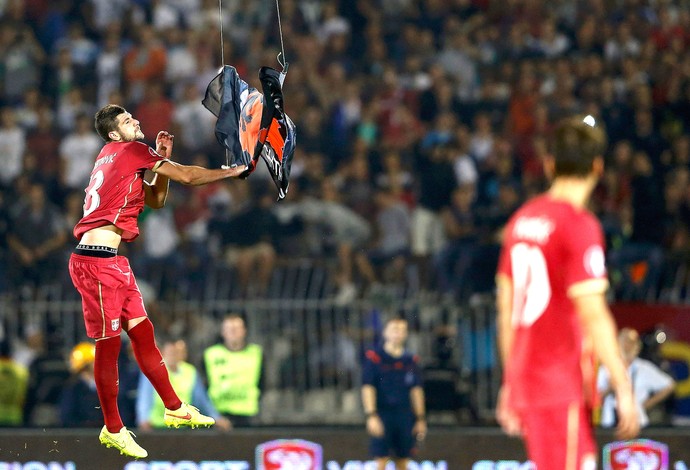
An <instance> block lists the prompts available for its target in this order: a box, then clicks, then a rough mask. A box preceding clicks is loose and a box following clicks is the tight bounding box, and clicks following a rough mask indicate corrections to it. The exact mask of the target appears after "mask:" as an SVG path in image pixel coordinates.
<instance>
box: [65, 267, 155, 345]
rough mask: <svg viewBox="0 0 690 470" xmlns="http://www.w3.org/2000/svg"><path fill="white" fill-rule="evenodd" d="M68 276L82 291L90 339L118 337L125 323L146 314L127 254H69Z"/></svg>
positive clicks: (80, 292)
mask: <svg viewBox="0 0 690 470" xmlns="http://www.w3.org/2000/svg"><path fill="white" fill-rule="evenodd" d="M69 275H70V277H71V278H72V283H73V284H74V287H76V289H77V291H78V292H79V294H81V301H82V309H83V311H84V324H85V325H86V334H87V335H88V336H89V338H95V339H99V338H108V337H111V336H118V335H119V334H120V332H121V331H122V325H123V323H124V322H127V321H128V320H131V319H134V318H139V317H145V316H146V309H145V308H144V299H143V298H142V296H141V292H139V286H137V281H136V279H135V278H134V273H133V272H132V269H131V268H130V267H129V260H128V259H127V258H126V257H124V256H113V257H110V258H98V257H95V256H83V255H77V254H74V253H72V255H71V256H70V259H69Z"/></svg>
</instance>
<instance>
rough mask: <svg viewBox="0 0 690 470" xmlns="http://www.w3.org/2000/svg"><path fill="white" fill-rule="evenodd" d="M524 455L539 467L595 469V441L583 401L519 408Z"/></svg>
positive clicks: (556, 469)
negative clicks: (524, 447) (525, 451)
mask: <svg viewBox="0 0 690 470" xmlns="http://www.w3.org/2000/svg"><path fill="white" fill-rule="evenodd" d="M519 414H520V418H521V420H522V427H523V434H524V439H525V445H526V447H527V455H528V456H529V458H530V460H532V462H534V463H535V464H536V467H537V469H539V470H542V469H544V470H594V469H596V455H597V454H596V443H595V441H594V435H593V431H592V425H591V422H590V419H589V415H588V412H587V410H586V409H585V405H584V403H578V402H576V401H574V402H571V403H570V404H563V405H557V406H549V407H537V408H529V409H525V410H521V412H520V413H519Z"/></svg>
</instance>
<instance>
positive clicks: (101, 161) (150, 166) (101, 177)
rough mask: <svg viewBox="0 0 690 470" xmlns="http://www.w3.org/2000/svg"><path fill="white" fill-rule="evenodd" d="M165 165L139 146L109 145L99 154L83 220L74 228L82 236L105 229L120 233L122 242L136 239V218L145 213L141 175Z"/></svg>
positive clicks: (138, 144) (151, 151) (137, 229)
mask: <svg viewBox="0 0 690 470" xmlns="http://www.w3.org/2000/svg"><path fill="white" fill-rule="evenodd" d="M165 161H167V160H166V159H165V158H164V157H163V156H161V155H159V154H158V153H156V151H155V150H154V149H152V148H151V147H149V146H148V145H146V144H144V143H142V142H110V143H107V144H106V145H105V146H104V147H103V149H101V152H100V153H99V154H98V157H97V159H96V162H95V164H94V167H93V170H92V171H91V177H90V180H89V185H88V186H87V187H86V189H85V192H86V197H85V199H84V216H83V217H82V219H81V220H80V221H79V222H78V223H77V225H76V226H75V227H74V236H75V237H77V239H80V240H81V237H82V235H84V233H85V232H87V231H89V230H91V229H93V228H96V227H102V226H104V225H110V224H112V225H115V226H116V227H117V228H119V229H121V230H122V239H123V240H125V241H131V240H134V239H135V238H136V237H137V236H138V235H139V226H138V224H137V217H138V216H139V214H140V213H141V212H142V211H143V210H144V172H145V171H146V170H154V171H155V170H156V169H158V167H159V166H160V165H161V164H162V163H163V162H165Z"/></svg>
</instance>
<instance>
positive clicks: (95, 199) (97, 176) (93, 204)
mask: <svg viewBox="0 0 690 470" xmlns="http://www.w3.org/2000/svg"><path fill="white" fill-rule="evenodd" d="M103 179H104V176H103V170H98V171H97V172H96V173H94V174H92V175H91V180H90V181H89V185H88V186H87V188H86V189H85V191H86V197H85V198H84V217H86V216H88V215H89V214H91V213H92V212H93V211H95V210H96V209H97V208H98V206H99V205H100V204H101V196H99V194H98V190H99V188H100V187H101V186H102V185H103Z"/></svg>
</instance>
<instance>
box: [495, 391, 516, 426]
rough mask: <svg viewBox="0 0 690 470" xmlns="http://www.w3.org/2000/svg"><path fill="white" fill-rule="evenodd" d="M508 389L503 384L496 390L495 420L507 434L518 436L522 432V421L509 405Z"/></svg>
mask: <svg viewBox="0 0 690 470" xmlns="http://www.w3.org/2000/svg"><path fill="white" fill-rule="evenodd" d="M509 390H510V389H509V388H507V387H506V386H505V385H504V386H502V387H501V391H500V392H498V405H497V406H496V420H497V421H498V424H500V425H501V428H502V429H503V431H504V432H505V433H506V434H508V435H509V436H519V435H520V434H521V433H522V423H521V422H520V418H519V417H518V415H517V413H516V412H515V410H513V409H512V408H511V407H510V405H509V400H508V398H509V396H510V391H509Z"/></svg>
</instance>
